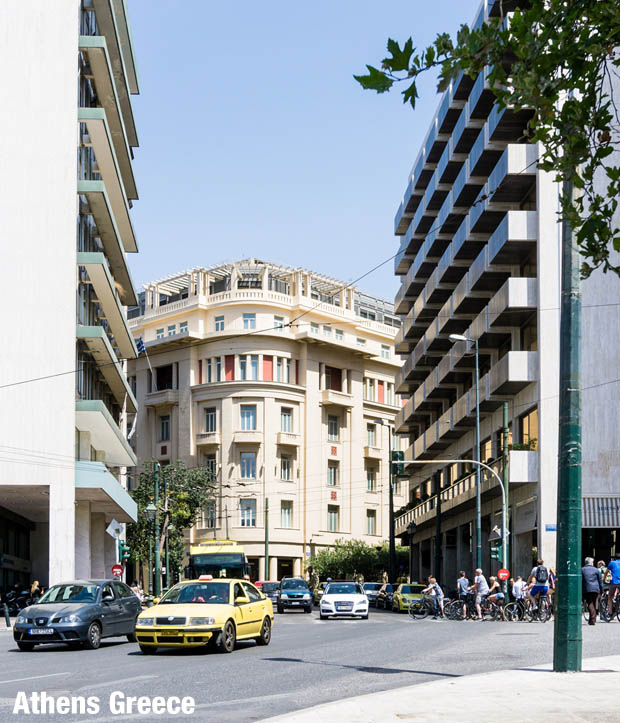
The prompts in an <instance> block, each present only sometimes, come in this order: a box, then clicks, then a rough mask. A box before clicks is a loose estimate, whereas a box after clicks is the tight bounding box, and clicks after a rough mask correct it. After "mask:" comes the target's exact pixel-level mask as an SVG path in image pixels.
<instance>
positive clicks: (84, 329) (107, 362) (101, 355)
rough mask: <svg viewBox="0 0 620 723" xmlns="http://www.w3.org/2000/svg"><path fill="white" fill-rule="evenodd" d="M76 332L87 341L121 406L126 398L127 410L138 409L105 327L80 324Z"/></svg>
mask: <svg viewBox="0 0 620 723" xmlns="http://www.w3.org/2000/svg"><path fill="white" fill-rule="evenodd" d="M76 334H77V338H78V339H83V340H84V342H85V343H86V346H87V347H88V351H89V352H90V353H91V355H92V357H93V358H94V360H95V361H96V362H97V365H98V367H99V369H100V370H101V373H102V374H103V376H104V377H105V380H106V382H107V383H108V386H109V387H110V389H111V390H112V394H114V398H115V399H116V401H117V402H118V404H119V406H120V407H122V406H123V404H124V403H125V399H126V400H127V410H128V411H130V412H136V411H138V403H137V402H136V399H135V397H134V395H133V392H132V391H131V387H130V386H129V383H128V382H127V377H126V376H125V374H124V373H123V369H122V367H121V365H120V364H119V361H118V359H117V358H116V354H115V353H114V349H112V345H111V344H110V342H109V340H108V337H107V335H106V333H105V330H104V329H103V327H102V326H81V325H78V327H77V332H76Z"/></svg>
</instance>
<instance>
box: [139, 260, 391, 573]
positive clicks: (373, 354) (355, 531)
mask: <svg viewBox="0 0 620 723" xmlns="http://www.w3.org/2000/svg"><path fill="white" fill-rule="evenodd" d="M130 324H131V328H132V331H133V332H134V334H135V335H136V336H137V337H138V336H139V337H142V339H143V340H144V342H145V345H146V349H147V352H148V354H149V357H150V362H151V365H152V369H153V372H152V373H151V371H150V369H149V366H148V362H147V360H146V358H145V357H140V359H138V360H137V361H136V362H131V364H130V372H129V373H130V375H131V376H132V377H134V378H135V381H134V383H135V388H136V396H137V399H138V402H139V406H140V410H141V411H140V413H139V415H138V425H137V431H136V435H135V440H136V452H137V456H138V459H139V460H140V462H141V463H142V462H146V461H148V460H150V459H151V458H153V457H155V458H157V459H159V460H160V462H161V463H166V462H170V461H174V460H177V459H181V460H183V461H184V462H185V463H186V464H187V465H188V466H196V465H205V466H209V467H211V469H212V471H213V473H214V476H215V478H216V480H217V482H218V488H217V489H218V494H217V504H216V508H215V509H214V510H213V511H212V512H211V513H210V512H209V511H205V512H204V514H203V515H202V517H200V518H199V520H198V523H197V525H196V526H195V527H193V528H192V529H191V530H190V531H189V533H188V536H187V541H188V544H189V542H190V541H191V542H193V541H200V540H203V539H213V538H218V539H221V538H230V539H234V540H238V541H239V542H241V543H243V545H244V548H245V552H246V555H247V556H248V558H249V559H250V561H251V563H252V565H253V575H254V576H255V577H256V578H258V579H264V578H266V577H268V578H270V579H279V578H280V577H282V575H284V574H300V573H301V572H302V571H303V567H304V566H303V562H304V560H305V559H306V558H307V557H308V556H309V555H310V554H311V553H312V552H314V551H315V550H317V549H319V548H321V547H324V546H329V545H332V544H333V543H334V542H335V540H337V539H339V538H360V539H364V540H365V541H366V542H368V543H370V544H381V543H382V541H383V540H385V539H387V537H388V534H389V533H388V507H387V499H388V489H389V488H388V474H389V470H388V447H389V440H388V427H389V428H392V426H393V422H394V418H395V416H396V414H397V412H398V405H399V404H400V400H399V398H398V396H397V395H396V394H395V392H394V376H395V372H396V370H397V369H398V367H399V366H400V362H399V360H398V359H395V357H394V347H393V340H394V336H395V334H396V332H397V327H398V319H397V318H396V317H395V315H394V313H393V309H392V307H391V304H388V303H386V302H381V301H380V300H376V299H372V298H370V297H366V296H364V295H363V294H361V293H359V292H358V291H357V290H355V289H352V288H348V287H347V286H346V285H345V284H343V283H342V282H338V281H335V280H333V279H329V278H327V277H322V276H320V275H318V274H313V273H312V272H309V271H305V270H303V269H290V268H283V267H280V266H276V265H275V264H269V263H266V262H261V261H257V260H256V259H246V260H243V261H239V262H236V263H234V264H231V265H228V266H221V267H216V268H211V269H202V268H200V269H192V270H191V271H189V272H186V273H184V274H179V275H177V276H172V277H169V278H168V279H163V280H161V281H159V282H153V283H152V284H148V285H146V286H145V294H144V296H143V298H142V299H141V305H140V307H139V308H136V309H132V310H130ZM395 325H396V326H395ZM382 422H385V424H384V425H383V426H382V424H381V423H382ZM330 425H331V426H330ZM330 470H332V471H331V472H330ZM330 475H332V476H331V477H330ZM395 499H396V503H395V506H396V507H400V506H401V505H402V504H403V502H404V497H403V496H402V494H401V493H400V491H399V494H398V495H397V496H396V498H395ZM267 500H268V502H269V556H270V570H269V571H266V570H265V559H264V551H265V503H266V501H267Z"/></svg>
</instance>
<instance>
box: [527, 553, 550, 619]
mask: <svg viewBox="0 0 620 723" xmlns="http://www.w3.org/2000/svg"><path fill="white" fill-rule="evenodd" d="M528 583H529V584H531V587H530V595H529V598H530V602H531V603H532V607H533V608H534V609H536V607H538V596H539V595H547V593H548V592H549V570H548V569H547V568H546V567H545V562H544V560H538V561H537V563H536V567H533V568H532V572H531V573H530V576H529V578H528Z"/></svg>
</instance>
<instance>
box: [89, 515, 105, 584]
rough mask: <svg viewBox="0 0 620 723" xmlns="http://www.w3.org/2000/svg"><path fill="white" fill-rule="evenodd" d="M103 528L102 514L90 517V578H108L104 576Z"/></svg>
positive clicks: (103, 518) (103, 517) (103, 519)
mask: <svg viewBox="0 0 620 723" xmlns="http://www.w3.org/2000/svg"><path fill="white" fill-rule="evenodd" d="M105 528H106V524H105V515H104V514H103V513H102V512H97V513H95V514H92V515H91V516H90V577H94V578H97V577H108V576H107V575H106V574H105V535H106V531H105ZM108 537H109V535H108Z"/></svg>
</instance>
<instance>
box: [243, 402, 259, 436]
mask: <svg viewBox="0 0 620 723" xmlns="http://www.w3.org/2000/svg"><path fill="white" fill-rule="evenodd" d="M241 429H242V430H243V431H244V432H254V431H256V405H255V404H242V405H241Z"/></svg>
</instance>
